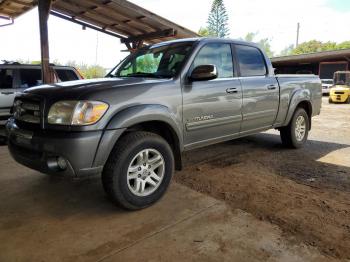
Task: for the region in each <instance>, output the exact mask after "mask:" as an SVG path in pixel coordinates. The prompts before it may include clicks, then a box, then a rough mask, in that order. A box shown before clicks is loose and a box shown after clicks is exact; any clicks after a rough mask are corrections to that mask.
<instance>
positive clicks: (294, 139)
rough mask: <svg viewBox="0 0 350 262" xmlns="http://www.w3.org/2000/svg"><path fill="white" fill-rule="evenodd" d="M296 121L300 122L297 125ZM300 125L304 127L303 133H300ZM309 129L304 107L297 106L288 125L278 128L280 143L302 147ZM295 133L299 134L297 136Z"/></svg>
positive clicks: (290, 146)
mask: <svg viewBox="0 0 350 262" xmlns="http://www.w3.org/2000/svg"><path fill="white" fill-rule="evenodd" d="M299 121H300V122H299ZM298 122H299V123H300V125H298ZM302 127H304V128H303V130H304V134H303V135H301V133H302ZM297 129H299V132H298V131H297ZM309 129H310V121H309V116H308V114H307V113H306V111H305V109H303V108H297V109H296V110H295V112H294V115H293V117H292V119H291V121H290V123H289V125H288V126H286V127H283V128H281V129H280V135H281V140H282V144H283V145H285V146H286V147H289V148H301V147H303V146H304V144H305V143H306V141H307V137H308V134H309ZM300 132H301V133H300ZM297 133H298V134H299V136H297Z"/></svg>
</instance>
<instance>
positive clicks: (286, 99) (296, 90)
mask: <svg viewBox="0 0 350 262" xmlns="http://www.w3.org/2000/svg"><path fill="white" fill-rule="evenodd" d="M276 78H277V81H278V83H279V85H280V106H279V111H278V115H277V118H276V122H275V127H280V126H286V125H288V123H289V121H290V119H291V118H292V116H293V113H294V111H295V109H296V107H297V105H298V104H299V103H300V102H302V101H310V102H311V105H312V116H315V115H318V114H320V111H321V103H322V85H321V80H320V79H319V77H318V76H316V75H276Z"/></svg>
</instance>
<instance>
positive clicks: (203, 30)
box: [198, 27, 213, 37]
mask: <svg viewBox="0 0 350 262" xmlns="http://www.w3.org/2000/svg"><path fill="white" fill-rule="evenodd" d="M198 34H199V35H200V36H203V37H210V36H213V34H211V33H210V32H209V29H208V27H201V28H200V29H199V31H198Z"/></svg>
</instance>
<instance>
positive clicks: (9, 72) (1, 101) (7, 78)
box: [0, 68, 16, 125]
mask: <svg viewBox="0 0 350 262" xmlns="http://www.w3.org/2000/svg"><path fill="white" fill-rule="evenodd" d="M15 72H16V71H15V70H14V69H10V68H3V69H0V124H1V125H3V124H4V123H5V122H6V120H7V119H8V117H9V116H10V109H11V107H12V104H13V100H14V98H15V95H16V89H15Z"/></svg>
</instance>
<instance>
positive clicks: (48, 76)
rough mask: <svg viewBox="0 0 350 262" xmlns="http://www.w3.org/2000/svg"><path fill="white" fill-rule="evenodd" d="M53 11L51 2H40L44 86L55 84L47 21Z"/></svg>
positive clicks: (40, 0) (41, 0)
mask: <svg viewBox="0 0 350 262" xmlns="http://www.w3.org/2000/svg"><path fill="white" fill-rule="evenodd" d="M50 9H51V0H39V1H38V11H39V27H40V49H41V76H42V80H43V83H44V84H48V83H52V82H54V73H53V71H52V70H51V69H50V55H49V35H48V27H47V21H48V19H49V14H50Z"/></svg>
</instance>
